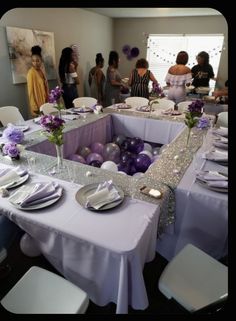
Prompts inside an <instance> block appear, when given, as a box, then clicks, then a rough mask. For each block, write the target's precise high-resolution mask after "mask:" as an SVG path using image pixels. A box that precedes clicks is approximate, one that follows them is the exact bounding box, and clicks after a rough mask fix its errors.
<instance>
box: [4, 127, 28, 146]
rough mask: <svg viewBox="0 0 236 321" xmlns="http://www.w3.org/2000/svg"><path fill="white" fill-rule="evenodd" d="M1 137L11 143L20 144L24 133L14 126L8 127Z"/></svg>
mask: <svg viewBox="0 0 236 321" xmlns="http://www.w3.org/2000/svg"><path fill="white" fill-rule="evenodd" d="M3 137H4V138H6V139H7V140H9V141H10V142H12V143H16V144H21V143H22V141H23V139H24V133H23V132H22V131H21V130H20V129H18V128H15V127H14V126H9V127H7V128H6V129H5V130H4V132H3Z"/></svg>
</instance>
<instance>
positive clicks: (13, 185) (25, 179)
mask: <svg viewBox="0 0 236 321" xmlns="http://www.w3.org/2000/svg"><path fill="white" fill-rule="evenodd" d="M28 178H29V174H28V173H27V174H25V175H24V176H21V177H20V178H19V179H18V181H15V182H14V183H13V184H11V185H10V183H9V186H7V185H8V184H5V185H3V186H0V187H4V186H5V188H7V189H11V188H14V187H17V186H20V185H21V184H23V183H24V182H26V181H27V179H28Z"/></svg>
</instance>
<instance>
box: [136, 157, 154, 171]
mask: <svg viewBox="0 0 236 321" xmlns="http://www.w3.org/2000/svg"><path fill="white" fill-rule="evenodd" d="M151 163H152V161H151V159H150V157H148V156H147V155H145V154H139V155H138V156H137V157H136V158H135V160H134V166H135V168H136V170H137V172H143V173H144V172H146V170H147V169H148V167H149V166H150V165H151Z"/></svg>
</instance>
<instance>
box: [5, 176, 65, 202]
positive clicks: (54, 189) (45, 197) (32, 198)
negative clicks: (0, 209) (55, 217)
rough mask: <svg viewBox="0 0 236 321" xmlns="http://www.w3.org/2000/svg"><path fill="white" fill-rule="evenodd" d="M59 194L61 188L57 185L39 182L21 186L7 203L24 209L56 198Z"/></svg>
mask: <svg viewBox="0 0 236 321" xmlns="http://www.w3.org/2000/svg"><path fill="white" fill-rule="evenodd" d="M61 194H62V187H61V186H60V185H59V184H58V183H56V182H52V183H45V182H39V183H34V184H30V185H23V186H22V187H21V188H19V189H18V190H17V191H16V192H15V193H14V194H12V195H11V196H10V197H9V201H10V202H11V203H13V204H15V205H20V206H21V207H22V208H24V207H28V206H32V205H36V204H40V203H44V202H46V201H49V200H51V199H54V198H58V197H60V196H61Z"/></svg>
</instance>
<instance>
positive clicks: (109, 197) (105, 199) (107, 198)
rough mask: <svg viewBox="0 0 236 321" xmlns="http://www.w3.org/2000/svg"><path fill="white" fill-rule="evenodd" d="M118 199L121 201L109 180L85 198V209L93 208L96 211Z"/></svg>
mask: <svg viewBox="0 0 236 321" xmlns="http://www.w3.org/2000/svg"><path fill="white" fill-rule="evenodd" d="M119 199H121V196H120V194H119V192H118V191H117V189H116V188H115V186H114V185H113V183H112V181H111V180H110V181H106V182H104V183H101V184H99V185H98V187H97V189H96V191H95V192H94V193H93V194H91V195H89V196H88V197H87V202H86V204H85V207H87V208H88V207H93V208H95V209H96V210H98V209H99V208H101V207H102V206H104V205H106V204H109V203H112V202H114V201H117V200H119Z"/></svg>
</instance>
